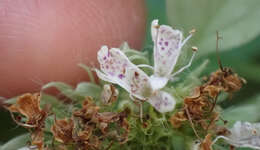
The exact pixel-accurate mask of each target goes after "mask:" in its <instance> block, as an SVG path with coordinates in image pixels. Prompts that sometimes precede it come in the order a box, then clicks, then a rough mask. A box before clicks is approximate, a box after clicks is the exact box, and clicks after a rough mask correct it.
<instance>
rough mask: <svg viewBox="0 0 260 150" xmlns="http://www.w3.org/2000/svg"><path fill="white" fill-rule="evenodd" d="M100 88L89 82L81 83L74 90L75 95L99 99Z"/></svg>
mask: <svg viewBox="0 0 260 150" xmlns="http://www.w3.org/2000/svg"><path fill="white" fill-rule="evenodd" d="M101 91H102V88H101V87H100V86H98V85H97V84H93V83H89V82H81V83H79V84H78V85H77V88H76V89H75V94H77V95H80V96H83V97H86V96H91V97H93V98H99V96H100V93H101Z"/></svg>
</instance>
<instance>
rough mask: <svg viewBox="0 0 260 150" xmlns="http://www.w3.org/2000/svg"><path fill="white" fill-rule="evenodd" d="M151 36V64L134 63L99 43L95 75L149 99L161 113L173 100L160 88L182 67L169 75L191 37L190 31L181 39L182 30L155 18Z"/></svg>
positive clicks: (116, 50) (172, 103)
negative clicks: (161, 22)
mask: <svg viewBox="0 0 260 150" xmlns="http://www.w3.org/2000/svg"><path fill="white" fill-rule="evenodd" d="M151 30H152V31H151V33H152V39H153V42H154V67H151V66H148V65H138V66H137V65H135V64H133V63H132V62H131V61H130V60H129V59H128V58H127V56H126V55H125V54H124V53H123V52H122V51H121V50H120V49H118V48H111V49H110V50H109V49H108V47H107V46H102V47H101V49H100V50H99V51H98V61H99V63H100V69H101V71H100V70H97V69H96V73H97V75H98V77H99V78H100V79H102V80H104V81H107V82H110V83H114V84H118V85H119V86H121V87H122V88H124V89H125V90H126V91H128V92H129V93H130V97H133V99H134V98H137V99H140V100H144V101H147V102H149V103H150V104H151V105H152V106H153V107H154V108H155V109H156V110H157V111H159V112H161V113H164V112H169V111H172V110H173V109H174V107H175V104H176V101H175V99H174V98H173V97H172V96H171V95H170V94H169V93H167V92H164V91H160V89H161V88H163V87H165V85H166V84H167V82H168V81H169V80H170V79H172V77H173V76H174V75H176V74H178V73H180V72H181V71H183V70H184V69H186V68H188V67H189V66H190V64H191V61H192V59H193V57H194V55H193V56H192V59H191V61H190V62H189V64H188V65H186V66H184V67H183V68H181V69H180V70H179V71H177V72H175V73H174V74H171V73H172V71H173V69H174V67H175V65H176V63H177V59H178V57H179V55H180V51H181V48H182V46H183V45H184V44H185V43H186V41H187V40H188V39H189V38H190V37H191V36H192V34H190V35H189V36H188V37H187V38H186V39H185V40H182V37H183V36H182V33H181V32H180V31H179V30H174V29H172V28H171V27H170V26H166V25H161V26H159V25H158V20H154V21H153V22H152V27H151ZM138 67H149V68H153V69H154V74H153V75H152V76H151V77H149V76H148V75H147V74H146V73H145V72H144V71H142V70H141V69H139V68H138Z"/></svg>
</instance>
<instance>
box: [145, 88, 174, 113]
mask: <svg viewBox="0 0 260 150" xmlns="http://www.w3.org/2000/svg"><path fill="white" fill-rule="evenodd" d="M148 102H149V103H150V104H151V105H152V106H153V107H154V108H155V109H156V110H157V111H159V112H160V113H165V112H170V111H172V110H173V109H174V108H175V104H176V101H175V99H174V98H173V97H172V96H171V95H170V94H169V93H167V92H164V91H158V92H156V94H155V95H154V96H152V97H150V98H149V100H148Z"/></svg>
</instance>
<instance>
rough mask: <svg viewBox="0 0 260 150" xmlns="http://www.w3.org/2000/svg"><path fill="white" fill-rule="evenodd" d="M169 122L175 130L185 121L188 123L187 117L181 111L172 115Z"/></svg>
mask: <svg viewBox="0 0 260 150" xmlns="http://www.w3.org/2000/svg"><path fill="white" fill-rule="evenodd" d="M169 121H170V123H171V125H172V126H173V127H174V128H179V127H181V125H182V123H183V122H184V121H187V116H186V115H185V113H184V112H183V111H180V112H177V113H175V114H174V115H172V116H171V118H170V120H169Z"/></svg>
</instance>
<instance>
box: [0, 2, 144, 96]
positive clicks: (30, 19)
mask: <svg viewBox="0 0 260 150" xmlns="http://www.w3.org/2000/svg"><path fill="white" fill-rule="evenodd" d="M144 5H145V2H144V0H123V1H121V0H109V1H108V0H77V2H74V1H72V0H63V1H53V0H36V1H25V0H24V1H20V0H12V1H9V0H2V1H1V5H0V73H1V75H0V96H3V97H7V98H9V97H12V96H16V95H19V94H22V93H25V92H37V91H39V90H40V89H41V86H42V85H44V84H45V83H48V82H50V81H63V82H66V83H68V84H72V85H75V84H76V83H78V82H80V81H86V80H88V77H87V74H86V72H85V71H84V70H83V69H81V68H79V67H78V66H77V64H79V63H84V64H87V65H93V64H94V65H96V66H98V65H97V62H96V52H97V51H98V50H99V48H100V47H101V45H108V46H110V47H118V46H119V45H120V44H121V43H122V42H123V41H128V43H129V45H130V47H133V48H136V49H140V48H141V46H142V43H143V40H144V36H145V24H146V19H145V18H146V14H145V6H144Z"/></svg>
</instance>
